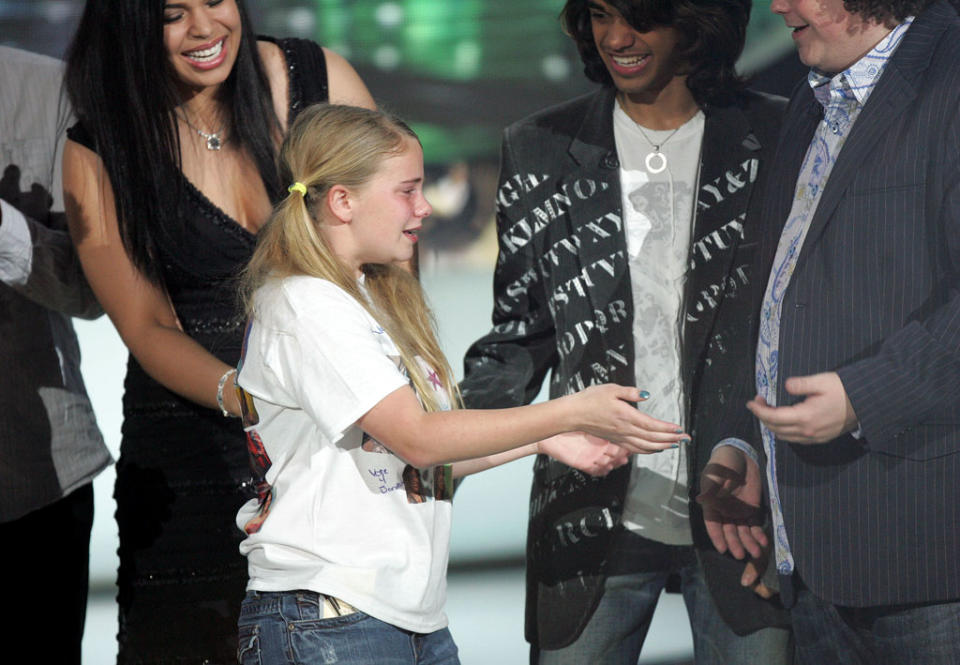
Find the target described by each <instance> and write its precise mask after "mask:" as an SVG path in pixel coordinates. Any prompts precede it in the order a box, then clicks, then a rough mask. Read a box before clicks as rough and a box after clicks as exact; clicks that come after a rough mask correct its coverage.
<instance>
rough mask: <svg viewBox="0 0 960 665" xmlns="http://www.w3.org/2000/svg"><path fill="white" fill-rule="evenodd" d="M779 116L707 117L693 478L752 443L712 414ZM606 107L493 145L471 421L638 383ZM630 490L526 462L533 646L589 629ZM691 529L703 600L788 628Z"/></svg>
mask: <svg viewBox="0 0 960 665" xmlns="http://www.w3.org/2000/svg"><path fill="white" fill-rule="evenodd" d="M783 103H784V100H782V99H779V98H777V99H773V98H770V97H767V96H763V95H759V94H755V93H746V94H744V95H742V96H741V97H739V98H738V100H737V102H736V103H734V104H731V105H729V106H727V107H723V108H720V107H710V108H707V109H706V124H705V129H704V139H703V154H702V159H701V164H702V166H701V176H700V189H699V191H698V194H697V209H696V215H695V221H694V229H693V240H692V247H691V252H690V254H691V264H692V265H693V266H694V268H693V269H692V271H691V273H690V275H689V276H688V279H687V282H686V286H685V294H684V308H683V314H684V336H683V349H682V354H681V355H682V358H681V363H682V371H683V377H684V389H685V396H686V398H687V401H688V423H689V428H688V429H689V431H690V433H691V434H692V435H693V439H694V442H695V443H696V445H695V449H694V450H693V451H692V454H691V469H690V475H691V478H694V477H695V476H696V474H697V472H698V470H699V468H700V467H702V465H703V464H705V463H706V459H707V457H708V456H709V450H710V447H711V446H712V445H713V443H716V442H717V441H718V440H719V439H720V438H722V437H723V436H725V435H727V434H731V433H732V434H739V435H740V436H742V437H744V438H750V433H751V432H752V429H751V428H752V423H751V422H750V418H749V415H750V414H749V412H747V411H746V409H744V408H737V409H735V411H736V412H737V413H738V414H745V415H746V416H747V417H746V418H739V419H737V418H734V420H738V422H737V423H733V422H723V423H721V421H722V420H723V419H722V418H720V414H724V413H732V412H733V410H731V409H730V408H727V407H726V405H725V399H726V398H728V396H729V392H730V389H731V386H732V384H733V383H734V382H735V381H734V378H733V377H735V376H736V375H737V373H738V368H740V367H746V371H747V373H749V369H750V364H749V358H750V340H749V323H748V321H749V317H750V306H751V299H750V288H749V287H748V286H747V284H748V283H749V282H748V280H749V279H752V275H753V271H752V268H753V266H752V263H753V260H754V258H755V254H756V250H757V242H756V240H757V236H756V234H755V231H754V225H755V224H756V220H758V219H759V215H758V214H757V213H759V201H760V198H761V197H760V196H759V195H758V192H759V189H760V187H761V186H762V182H763V178H764V173H765V168H766V161H767V160H768V159H769V157H770V155H771V154H772V151H773V148H774V146H775V145H776V137H777V132H778V130H779V126H780V116H781V114H782V111H783ZM613 105H614V94H613V91H612V90H607V89H605V90H601V91H598V92H596V93H593V94H591V95H587V96H584V97H581V98H578V99H575V100H572V101H570V102H567V103H565V104H561V105H559V106H557V107H553V108H550V109H546V110H544V111H542V112H540V113H537V114H535V115H533V116H531V117H530V118H527V119H525V120H522V121H520V122H518V123H516V124H514V125H512V126H510V127H509V128H507V130H506V132H505V134H504V142H503V150H502V155H501V159H502V162H501V170H500V187H499V190H498V201H497V203H498V205H497V226H498V232H499V234H500V256H499V259H498V262H497V269H496V275H495V282H496V284H495V303H494V316H493V320H494V328H493V330H492V331H491V332H490V333H489V334H488V335H486V336H485V337H483V338H482V339H480V340H478V341H477V342H476V343H475V344H474V345H473V346H472V347H471V348H470V350H469V351H468V352H467V357H466V359H465V361H464V364H465V369H466V372H465V374H466V376H465V378H464V381H463V383H462V384H461V389H462V391H463V397H464V401H465V403H466V404H467V406H468V407H471V408H496V407H505V406H516V405H520V404H525V403H527V402H529V401H531V400H532V399H533V398H534V397H535V396H536V395H537V393H538V392H539V390H540V386H541V384H542V382H543V380H544V378H545V376H546V374H547V372H551V383H550V394H551V396H558V395H564V394H568V393H571V392H575V391H577V390H580V389H582V388H583V387H584V386H587V385H593V384H596V383H603V382H616V383H621V384H625V385H634V383H635V381H636V376H635V371H634V348H633V321H634V312H633V299H632V295H631V284H630V275H629V270H628V266H627V261H626V240H625V236H624V233H623V225H622V220H621V189H620V177H619V175H620V174H619V163H618V160H617V153H616V146H615V144H614V137H613ZM748 209H749V212H748ZM742 234H745V235H746V240H742V239H741V236H742ZM740 404H742V402H740ZM738 407H739V405H738ZM738 428H743V429H745V430H746V432H743V431H740V430H739V429H738ZM704 447H705V450H706V453H704V452H703V451H702V448H704ZM628 479H629V467H622V468H620V469H617V470H615V471H614V472H612V473H611V474H610V475H608V476H607V477H606V478H602V479H593V478H589V477H587V476H586V475H584V474H581V473H580V472H577V471H573V470H571V469H570V468H568V467H566V466H564V465H563V464H560V463H558V462H554V461H552V460H550V459H549V458H547V457H540V458H538V459H537V462H536V464H535V465H534V481H533V489H532V492H531V498H530V526H529V532H528V543H527V630H526V633H527V639H528V640H529V641H530V642H531V643H532V644H534V645H537V646H540V647H542V648H546V649H556V648H560V647H562V646H565V645H566V644H569V643H570V642H571V641H573V640H574V639H575V638H576V637H577V636H578V635H579V634H580V631H581V630H582V628H583V626H584V625H585V624H586V622H587V621H588V620H589V618H590V616H591V614H592V613H593V610H594V608H595V607H596V603H597V602H598V600H599V597H600V593H601V592H602V589H603V581H604V576H605V571H606V564H607V560H608V553H609V551H610V542H611V534H612V533H613V530H614V528H615V527H616V526H617V525H618V524H619V523H620V518H621V514H622V509H623V500H624V496H625V494H626V489H627V481H628ZM693 508H694V509H695V508H696V506H693ZM691 523H693V524H694V525H695V528H694V537H695V539H696V541H697V542H698V543H699V544H701V545H703V549H702V553H703V556H705V557H712V558H711V560H710V562H709V563H708V562H706V561H705V564H704V567H705V570H707V581H708V584H709V585H710V586H711V590H712V591H713V593H714V597H715V598H716V599H717V601H718V603H720V607H721V611H722V612H724V613H725V618H727V620H728V622H730V623H731V625H732V626H733V627H734V629H735V630H738V631H739V632H750V631H752V630H756V629H757V628H759V627H762V626H766V625H771V624H774V623H780V622H782V621H784V620H785V617H783V616H782V615H781V613H780V612H782V610H778V609H777V608H775V607H773V606H772V605H770V604H769V603H765V602H763V601H761V600H759V599H758V598H757V597H756V596H755V595H754V594H753V593H752V592H750V591H749V590H744V589H743V588H742V587H741V586H740V585H739V583H738V580H739V574H740V572H742V570H743V564H742V563H739V562H733V561H732V560H726V559H723V558H722V557H720V556H719V555H717V554H716V552H715V551H714V550H713V548H712V546H710V545H709V542H708V541H707V539H706V537H705V534H703V533H702V528H701V529H700V530H699V531H698V530H697V528H696V526H702V525H701V524H700V523H698V521H697V517H695V516H691ZM638 565H640V566H643V565H644V563H643V562H638ZM645 565H647V566H654V565H656V564H652V563H649V562H648V563H646V564H645Z"/></svg>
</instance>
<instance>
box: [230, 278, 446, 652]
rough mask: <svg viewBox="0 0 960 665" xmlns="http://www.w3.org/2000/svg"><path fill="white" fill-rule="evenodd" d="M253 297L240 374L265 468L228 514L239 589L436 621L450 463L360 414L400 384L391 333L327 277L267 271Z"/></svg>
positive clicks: (410, 622)
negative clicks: (400, 442) (277, 275)
mask: <svg viewBox="0 0 960 665" xmlns="http://www.w3.org/2000/svg"><path fill="white" fill-rule="evenodd" d="M255 303H256V307H255V314H254V316H253V319H252V322H251V324H250V325H249V327H248V330H247V335H246V340H245V344H244V354H243V360H242V362H241V369H240V372H239V374H238V377H237V384H238V385H240V386H241V387H242V388H243V390H244V391H246V393H247V394H248V395H249V396H250V399H248V400H247V404H246V405H245V411H246V413H245V419H244V425H245V428H246V430H247V442H248V446H249V447H250V450H251V453H252V457H253V460H254V463H255V466H256V467H258V469H257V470H258V471H259V472H261V473H262V475H263V480H262V481H261V482H260V484H259V485H258V488H257V489H258V493H259V495H260V499H259V500H257V499H251V500H250V501H248V502H247V503H246V504H245V505H244V506H243V508H241V509H240V511H239V513H238V514H237V526H238V527H239V528H240V529H242V530H244V531H245V533H247V538H246V539H245V540H244V541H243V542H242V543H241V545H240V551H241V552H242V553H243V554H244V555H246V557H247V560H248V568H249V575H250V581H249V583H248V584H247V588H248V589H255V590H258V591H292V590H296V589H307V590H311V591H316V592H319V593H324V594H328V595H331V596H335V597H337V598H340V599H342V600H345V601H346V602H348V603H350V604H351V605H353V606H354V607H356V608H357V609H359V610H362V611H363V612H366V613H367V614H369V615H371V616H374V617H376V618H378V619H380V620H382V621H385V622H387V623H390V624H393V625H395V626H398V627H400V628H404V629H407V630H411V631H414V632H418V633H428V632H432V631H434V630H438V629H440V628H443V627H445V626H446V625H447V617H446V615H445V614H444V612H443V605H444V602H445V598H446V569H447V558H448V554H449V545H450V519H451V503H450V500H449V497H450V496H451V495H452V489H453V488H452V482H451V478H450V476H449V467H437V468H436V469H430V470H417V469H414V468H413V467H411V466H410V465H408V464H406V462H404V461H403V460H402V459H400V458H399V457H397V456H396V455H394V454H393V453H391V452H390V451H388V450H387V449H386V448H384V447H383V446H382V445H381V444H380V443H379V442H377V441H376V440H375V439H372V438H370V437H369V436H367V435H366V434H365V433H364V432H363V431H361V430H360V428H359V427H357V425H356V422H357V420H358V419H359V418H360V417H361V416H363V415H364V414H365V413H367V412H368V411H369V410H370V409H371V408H372V407H373V406H374V405H376V404H377V403H378V402H379V401H380V400H382V399H383V398H384V397H386V396H387V395H388V394H390V393H391V392H393V391H395V390H397V389H398V388H400V387H402V386H405V385H408V378H407V376H406V373H405V372H404V371H402V369H400V367H401V365H400V360H399V356H400V354H399V352H398V351H397V348H396V347H395V346H394V344H393V341H392V340H391V339H390V338H389V337H388V335H387V334H386V333H385V332H384V330H383V329H382V328H381V327H380V325H379V324H378V323H377V322H376V321H375V320H374V319H373V318H372V317H371V316H370V315H369V314H368V313H367V311H366V310H365V309H364V308H363V307H362V306H361V305H360V304H359V303H358V302H356V300H354V299H353V298H352V297H351V296H350V295H349V294H347V293H346V292H345V291H343V290H342V289H340V288H339V287H337V286H335V285H334V284H333V283H331V282H328V281H326V280H322V279H317V278H311V277H289V278H285V279H282V280H276V281H273V282H270V283H268V284H267V285H265V286H264V287H262V288H261V289H260V290H259V291H257V293H256V296H255ZM436 384H439V382H436ZM436 384H435V385H436ZM437 389H438V393H439V394H438V397H440V398H441V402H442V403H447V404H449V402H448V401H446V399H445V397H444V395H445V394H444V393H442V388H439V387H438V388H437ZM435 497H437V498H435Z"/></svg>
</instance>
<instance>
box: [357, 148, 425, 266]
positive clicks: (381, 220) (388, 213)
mask: <svg viewBox="0 0 960 665" xmlns="http://www.w3.org/2000/svg"><path fill="white" fill-rule="evenodd" d="M353 196H354V206H355V207H354V213H353V219H352V232H353V238H354V246H355V248H356V253H357V257H356V258H357V260H358V267H359V265H362V264H364V263H394V262H397V261H408V260H410V259H412V258H413V253H414V245H416V243H417V234H418V233H419V231H420V227H421V226H422V225H423V220H424V218H426V217H429V216H430V213H431V212H433V208H432V207H431V206H430V203H429V202H428V201H427V199H426V198H424V196H423V150H422V148H421V147H420V144H419V143H418V142H417V141H416V140H415V139H413V138H412V137H404V139H403V150H402V151H401V152H399V153H397V154H395V155H393V156H390V157H388V158H386V159H385V160H383V162H382V163H381V164H380V168H379V169H378V170H377V173H376V175H374V177H373V178H372V179H371V180H370V181H369V182H368V183H366V184H365V185H363V187H361V188H359V189H357V190H356V191H355V192H354V193H353Z"/></svg>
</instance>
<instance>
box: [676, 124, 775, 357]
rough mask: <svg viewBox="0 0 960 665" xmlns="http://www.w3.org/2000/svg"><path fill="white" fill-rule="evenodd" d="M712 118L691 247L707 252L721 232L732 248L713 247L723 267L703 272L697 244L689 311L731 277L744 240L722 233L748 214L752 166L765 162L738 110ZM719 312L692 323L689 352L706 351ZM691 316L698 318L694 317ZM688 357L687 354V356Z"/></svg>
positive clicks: (686, 340)
mask: <svg viewBox="0 0 960 665" xmlns="http://www.w3.org/2000/svg"><path fill="white" fill-rule="evenodd" d="M706 116H707V117H706V123H705V125H704V133H703V148H702V150H701V153H702V154H701V158H700V178H699V183H698V190H697V203H696V208H695V209H694V223H693V229H692V235H691V242H692V243H697V242H698V240H703V241H704V246H705V247H706V246H707V242H706V240H707V239H708V236H710V234H712V233H714V232H718V233H717V237H718V238H719V242H725V243H728V248H727V249H723V250H722V251H719V250H720V249H722V248H720V247H718V245H717V244H713V245H711V247H712V248H714V249H717V250H718V251H715V252H711V254H712V255H715V258H712V260H711V261H710V262H712V261H716V262H717V263H716V264H715V265H714V266H711V267H709V268H707V269H703V268H706V266H707V264H708V263H710V262H708V261H706V260H705V257H704V252H703V251H699V252H698V250H697V247H696V244H694V246H693V250H692V252H691V258H692V260H693V263H694V265H696V266H697V267H696V268H694V269H693V270H692V271H691V272H690V273H689V276H688V278H687V284H686V286H685V301H686V303H685V304H686V308H687V310H689V308H690V307H692V306H693V303H695V302H698V295H699V294H700V293H701V292H703V291H710V290H711V289H712V287H713V286H714V285H716V281H717V278H718V277H719V276H723V275H729V273H730V268H731V265H732V263H733V259H734V256H735V255H736V248H737V246H738V245H739V243H740V240H741V237H740V234H739V233H733V232H730V231H731V229H727V230H726V232H723V233H719V232H720V231H721V230H722V229H723V227H724V226H725V225H727V224H729V222H731V221H734V220H736V219H737V217H739V216H740V215H742V214H743V213H745V212H746V210H747V204H748V202H749V201H750V196H751V190H752V188H753V182H752V181H751V180H750V179H749V173H750V171H751V167H750V164H749V162H750V160H752V159H759V154H760V148H761V145H760V141H759V139H758V138H757V137H756V136H755V135H754V134H753V132H752V131H751V128H750V123H749V121H748V120H747V118H746V116H745V115H744V114H743V111H741V110H740V109H739V108H738V107H736V106H729V107H726V108H716V109H708V110H707V114H706ZM753 173H754V174H756V169H753ZM739 183H742V186H741V187H740V188H739V189H734V191H733V192H731V189H732V188H734V187H736V186H737V184H739ZM715 192H719V193H720V194H721V195H722V196H724V197H727V196H730V197H733V196H736V197H737V198H738V199H739V201H741V202H742V204H741V205H739V206H738V207H736V209H734V210H732V209H731V208H729V207H721V206H718V203H719V201H718V200H717V194H716V193H715ZM739 221H742V220H739ZM714 242H715V243H716V241H714ZM719 309H720V308H719V305H718V306H717V307H713V308H712V309H709V310H708V311H706V312H704V313H703V316H702V317H698V318H697V324H696V325H691V323H692V319H691V318H690V317H689V316H688V317H687V323H686V325H685V331H684V348H685V349H690V350H691V352H692V353H693V354H696V355H699V353H700V352H701V351H702V350H703V349H704V348H706V340H707V336H708V335H709V333H710V330H711V329H712V328H713V321H714V319H715V318H716V315H717V311H718V310H719ZM687 314H691V315H696V314H695V313H693V312H689V311H688V312H687ZM687 355H688V354H686V353H685V354H684V356H687ZM686 361H687V362H686V364H687V365H688V366H690V363H691V362H694V363H695V362H696V360H695V359H694V358H693V357H691V358H687V359H686Z"/></svg>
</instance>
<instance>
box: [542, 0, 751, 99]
mask: <svg viewBox="0 0 960 665" xmlns="http://www.w3.org/2000/svg"><path fill="white" fill-rule="evenodd" d="M605 2H606V4H608V5H609V6H610V7H612V8H613V9H616V10H617V11H618V12H620V15H621V16H623V17H624V19H626V21H627V22H628V23H629V24H630V25H631V26H632V27H633V28H634V29H635V30H637V31H638V32H647V31H649V30H651V29H653V28H656V27H663V26H669V27H671V28H674V29H675V30H677V31H678V32H679V33H680V35H681V38H680V43H679V45H678V47H679V49H680V53H679V55H680V58H681V60H682V61H683V62H684V63H686V69H685V73H686V74H687V87H688V88H690V92H691V93H693V97H694V99H695V100H696V101H697V103H698V104H700V105H704V104H720V105H722V104H724V103H725V102H726V101H727V100H729V99H730V97H731V96H732V95H733V94H735V93H736V92H737V91H739V90H741V89H742V88H743V86H744V80H743V79H742V78H741V77H740V76H739V75H738V74H737V71H736V68H735V65H736V62H737V59H738V58H739V57H740V53H741V52H742V51H743V44H744V40H745V39H746V36H747V23H748V22H749V21H750V6H751V4H752V3H751V0H605ZM590 5H591V0H567V2H566V4H565V5H564V7H563V9H562V10H561V12H560V20H561V22H562V24H563V28H564V31H565V32H566V33H567V34H569V35H570V36H571V37H572V38H573V41H574V42H575V43H576V45H577V50H578V51H580V58H581V60H583V65H584V67H583V69H584V73H585V74H586V76H587V78H588V79H590V80H591V81H596V82H597V83H601V84H603V85H606V86H612V85H613V79H612V78H611V77H610V73H609V72H608V71H607V68H606V66H605V65H604V64H603V61H602V60H601V59H600V55H599V54H598V53H597V45H596V44H595V43H594V41H593V30H592V28H591V24H590Z"/></svg>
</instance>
